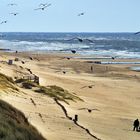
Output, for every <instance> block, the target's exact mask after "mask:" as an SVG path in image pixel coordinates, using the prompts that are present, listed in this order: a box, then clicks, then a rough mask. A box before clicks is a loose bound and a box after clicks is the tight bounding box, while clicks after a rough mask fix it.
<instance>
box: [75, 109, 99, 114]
mask: <svg viewBox="0 0 140 140" xmlns="http://www.w3.org/2000/svg"><path fill="white" fill-rule="evenodd" d="M78 110H87V111H88V112H89V113H91V112H92V110H95V111H99V109H89V108H79V109H78Z"/></svg>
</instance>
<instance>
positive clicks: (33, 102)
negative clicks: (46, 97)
mask: <svg viewBox="0 0 140 140" xmlns="http://www.w3.org/2000/svg"><path fill="white" fill-rule="evenodd" d="M30 100H31V102H32V103H33V105H34V106H36V103H35V101H34V100H33V99H32V98H30Z"/></svg>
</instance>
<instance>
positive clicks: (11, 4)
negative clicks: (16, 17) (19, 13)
mask: <svg viewBox="0 0 140 140" xmlns="http://www.w3.org/2000/svg"><path fill="white" fill-rule="evenodd" d="M8 6H17V4H16V3H9V4H8Z"/></svg>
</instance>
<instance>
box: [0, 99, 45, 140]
mask: <svg viewBox="0 0 140 140" xmlns="http://www.w3.org/2000/svg"><path fill="white" fill-rule="evenodd" d="M0 140H45V139H44V138H43V137H42V136H41V135H40V134H39V133H38V131H37V130H36V129H35V128H34V127H33V126H31V125H30V124H29V122H28V120H27V118H25V116H24V114H23V113H21V112H20V111H18V110H17V109H15V108H14V107H12V106H11V105H9V104H7V103H6V102H4V101H2V100H0Z"/></svg>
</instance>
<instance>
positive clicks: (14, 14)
mask: <svg viewBox="0 0 140 140" xmlns="http://www.w3.org/2000/svg"><path fill="white" fill-rule="evenodd" d="M10 14H11V15H13V16H16V15H18V14H19V13H10Z"/></svg>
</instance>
